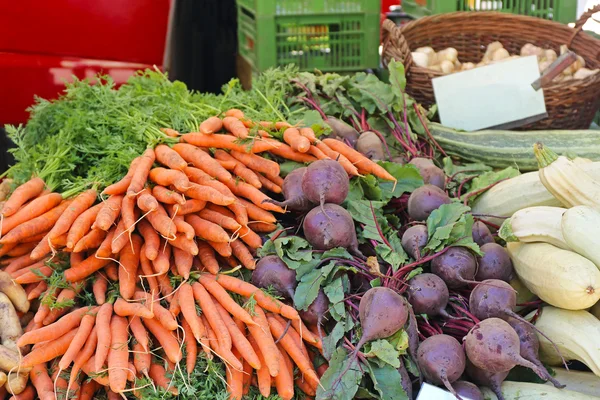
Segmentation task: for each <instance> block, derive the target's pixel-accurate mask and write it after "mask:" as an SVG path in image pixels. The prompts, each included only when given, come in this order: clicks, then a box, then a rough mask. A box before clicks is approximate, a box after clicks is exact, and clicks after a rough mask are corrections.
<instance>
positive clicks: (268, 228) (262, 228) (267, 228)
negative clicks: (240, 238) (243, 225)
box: [249, 221, 277, 233]
mask: <svg viewBox="0 0 600 400" xmlns="http://www.w3.org/2000/svg"><path fill="white" fill-rule="evenodd" d="M249 224H250V225H251V226H252V231H253V232H255V233H271V232H274V231H275V230H277V225H275V224H271V223H269V222H259V221H250V222H249Z"/></svg>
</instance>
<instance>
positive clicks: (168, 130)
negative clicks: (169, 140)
mask: <svg viewBox="0 0 600 400" xmlns="http://www.w3.org/2000/svg"><path fill="white" fill-rule="evenodd" d="M160 131H161V132H162V133H164V134H165V135H167V136H169V137H174V138H175V137H178V136H179V135H181V133H179V132H177V131H176V130H175V129H171V128H160Z"/></svg>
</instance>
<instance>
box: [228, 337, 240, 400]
mask: <svg viewBox="0 0 600 400" xmlns="http://www.w3.org/2000/svg"><path fill="white" fill-rule="evenodd" d="M232 357H234V359H235V360H236V361H238V362H239V363H240V365H242V363H241V361H240V356H239V352H238V351H237V349H233V352H232ZM225 374H226V375H227V377H226V381H227V391H228V392H229V399H230V400H242V397H243V395H244V387H243V385H244V371H243V366H241V367H240V368H239V369H235V368H233V367H230V366H229V365H228V364H225Z"/></svg>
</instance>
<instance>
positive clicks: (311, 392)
mask: <svg viewBox="0 0 600 400" xmlns="http://www.w3.org/2000/svg"><path fill="white" fill-rule="evenodd" d="M294 383H295V384H296V386H298V388H299V389H300V390H302V391H303V392H304V394H306V395H308V396H311V397H314V396H316V394H317V391H316V390H315V388H313V387H312V386H311V385H310V384H309V383H308V381H305V380H304V379H302V378H296V379H295V380H294Z"/></svg>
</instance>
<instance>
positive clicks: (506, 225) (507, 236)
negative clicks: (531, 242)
mask: <svg viewBox="0 0 600 400" xmlns="http://www.w3.org/2000/svg"><path fill="white" fill-rule="evenodd" d="M498 236H500V237H501V238H502V239H504V241H505V242H518V241H519V238H518V237H516V236H515V233H514V232H513V230H512V225H511V223H510V218H508V219H506V220H505V221H504V222H503V223H502V226H501V227H500V230H499V231H498Z"/></svg>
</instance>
